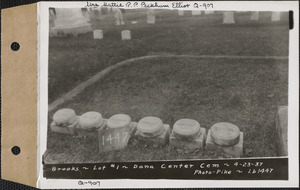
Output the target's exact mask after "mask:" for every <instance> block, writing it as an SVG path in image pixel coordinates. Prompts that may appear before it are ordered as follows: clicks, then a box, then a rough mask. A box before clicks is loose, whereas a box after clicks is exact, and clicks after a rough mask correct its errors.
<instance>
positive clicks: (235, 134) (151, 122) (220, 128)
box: [53, 108, 240, 146]
mask: <svg viewBox="0 0 300 190" xmlns="http://www.w3.org/2000/svg"><path fill="white" fill-rule="evenodd" d="M78 119H79V127H80V128H81V129H85V130H95V129H98V128H100V127H101V126H102V125H103V122H104V119H103V118H102V115H101V114H100V113H99V112H93V111H92V112H86V113H84V114H83V115H81V116H80V117H78V116H77V115H76V113H75V111H74V110H72V109H68V108H64V109H61V110H58V111H57V112H56V113H55V114H54V115H53V121H54V122H55V123H56V124H57V125H58V126H62V127H64V126H67V125H70V124H72V123H74V122H75V121H76V120H78ZM130 123H131V118H130V116H128V115H126V114H116V115H113V116H111V117H110V118H109V119H108V121H107V123H106V125H107V126H108V127H109V128H121V127H126V126H128V125H129V124H130ZM163 129H164V128H163V122H162V120H161V119H160V118H158V117H152V116H149V117H144V118H142V119H141V120H140V121H139V122H138V123H137V130H138V131H139V132H140V134H141V135H142V136H144V137H146V138H155V137H157V136H159V135H161V134H162V133H163ZM173 132H174V135H175V137H176V138H179V139H184V140H193V139H196V138H198V137H199V135H200V124H199V122H198V121H196V120H194V119H180V120H178V121H176V122H175V123H174V125H173ZM210 135H211V138H212V139H213V141H214V142H215V143H216V144H218V145H222V146H232V145H234V144H237V143H238V142H239V136H240V130H239V128H238V127H237V126H235V125H233V124H231V123H225V122H222V123H217V124H215V125H213V126H212V127H211V128H210Z"/></svg>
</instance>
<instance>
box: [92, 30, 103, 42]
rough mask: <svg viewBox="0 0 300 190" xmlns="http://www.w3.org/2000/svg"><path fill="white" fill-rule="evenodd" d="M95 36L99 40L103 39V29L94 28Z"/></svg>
mask: <svg viewBox="0 0 300 190" xmlns="http://www.w3.org/2000/svg"><path fill="white" fill-rule="evenodd" d="M93 37H94V39H97V40H101V39H103V30H94V31H93Z"/></svg>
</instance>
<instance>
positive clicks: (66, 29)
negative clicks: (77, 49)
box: [50, 8, 92, 37]
mask: <svg viewBox="0 0 300 190" xmlns="http://www.w3.org/2000/svg"><path fill="white" fill-rule="evenodd" d="M55 11H56V20H55V21H54V27H52V28H51V29H50V36H59V37H64V36H69V35H72V36H77V35H78V34H84V33H87V32H91V31H92V27H91V24H89V23H88V20H87V19H86V18H85V17H84V16H83V15H82V11H81V9H80V8H56V9H55Z"/></svg>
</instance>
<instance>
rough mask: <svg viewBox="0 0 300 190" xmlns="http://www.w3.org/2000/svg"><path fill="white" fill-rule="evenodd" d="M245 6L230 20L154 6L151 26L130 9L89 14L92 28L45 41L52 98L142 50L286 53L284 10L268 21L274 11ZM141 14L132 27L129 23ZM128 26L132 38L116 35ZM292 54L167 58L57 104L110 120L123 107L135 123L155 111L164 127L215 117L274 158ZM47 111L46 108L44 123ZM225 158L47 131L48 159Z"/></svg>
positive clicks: (126, 70) (248, 151) (249, 152)
mask: <svg viewBox="0 0 300 190" xmlns="http://www.w3.org/2000/svg"><path fill="white" fill-rule="evenodd" d="M249 16H250V12H237V13H236V15H235V18H236V24H234V25H223V24H222V13H221V12H215V13H214V14H212V15H204V14H202V15H200V16H192V15H191V14H190V12H186V15H185V16H184V17H179V16H178V15H177V11H157V14H156V24H155V25H148V24H146V12H145V11H141V10H138V11H136V10H134V11H132V12H129V11H127V12H126V13H125V14H124V20H125V23H126V24H125V25H124V26H115V25H114V24H115V23H114V21H113V18H112V16H111V15H105V19H104V20H99V19H98V17H97V15H96V16H94V17H92V20H91V23H92V27H93V28H94V29H102V30H103V31H104V39H103V40H94V39H93V37H92V33H87V34H84V35H80V36H78V37H67V38H50V40H49V103H51V102H52V101H54V100H55V99H56V98H58V97H60V96H61V95H63V94H64V93H67V92H68V91H69V90H71V89H72V88H74V87H75V86H76V85H78V84H80V83H81V82H83V81H85V80H87V79H89V78H90V77H91V76H93V75H94V74H95V73H97V72H99V71H101V70H103V69H104V68H106V67H107V66H109V65H113V64H115V63H117V62H120V61H124V60H126V59H129V58H133V57H140V56H145V55H162V54H174V55H249V56H251V55H253V56H257V55H261V56H287V55H288V17H287V13H283V14H282V21H280V22H277V23H272V22H270V19H271V12H263V13H260V20H259V21H257V22H256V21H252V22H251V21H249ZM133 20H136V21H138V23H137V24H131V21H133ZM124 29H130V30H131V31H132V40H130V41H121V35H120V33H121V31H122V30H124ZM287 90H288V60H272V59H269V60H264V59H261V60H259V59H255V60H251V59H208V58H203V59H193V58H190V59H189V58H185V59H180V58H177V59H171V58H159V59H156V60H149V61H144V62H142V63H140V62H136V63H132V64H131V65H129V66H125V67H122V68H119V69H117V70H115V71H113V72H112V73H111V74H109V76H108V77H106V78H105V79H104V80H100V81H98V82H97V83H95V84H94V85H92V86H90V87H88V88H87V89H85V90H84V92H82V93H80V94H79V95H78V96H77V97H75V98H74V99H73V100H71V101H68V102H66V103H64V104H63V105H61V106H60V107H59V108H63V107H69V108H72V109H74V110H75V111H76V113H77V114H78V115H81V114H83V113H85V112H87V111H98V112H100V113H101V114H102V115H103V117H105V118H109V117H110V116H112V115H114V114H117V113H126V114H128V115H130V116H131V117H132V119H133V120H134V121H138V120H139V119H141V118H142V117H145V116H149V115H153V116H158V117H160V118H161V119H162V120H163V121H164V123H167V124H170V125H171V126H172V125H173V124H174V122H175V121H176V120H178V119H181V118H192V119H196V120H197V121H199V122H200V124H201V126H202V127H205V128H206V129H207V130H208V129H209V128H210V127H211V126H212V125H213V124H215V123H217V122H221V121H227V122H231V123H233V124H235V125H237V126H239V127H240V129H241V131H243V132H244V150H245V153H244V156H245V157H271V156H276V155H277V147H276V146H277V144H276V143H277V141H276V140H275V138H276V133H275V118H276V111H277V106H278V105H287V104H288V102H287ZM53 114H54V113H53V112H50V113H49V122H51V121H52V116H53ZM224 157H225V158H226V157H230V156H229V155H225V154H219V153H213V152H207V151H204V152H201V151H199V150H197V151H192V152H191V151H189V150H179V149H178V150H177V149H173V148H171V147H169V146H166V147H160V148H158V147H152V146H144V145H140V144H139V143H138V142H137V141H135V140H131V141H130V142H129V145H128V147H126V148H125V149H124V150H120V151H113V152H110V153H106V154H99V153H98V144H97V143H96V142H94V141H91V140H89V139H76V138H72V137H71V136H65V135H61V134H55V133H51V132H50V131H49V132H48V142H47V152H46V154H45V157H44V160H45V162H46V163H71V162H108V161H143V160H173V159H202V158H224Z"/></svg>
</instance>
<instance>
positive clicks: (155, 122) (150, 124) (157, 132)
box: [134, 117, 170, 145]
mask: <svg viewBox="0 0 300 190" xmlns="http://www.w3.org/2000/svg"><path fill="white" fill-rule="evenodd" d="M134 136H135V138H137V139H138V140H139V141H141V142H144V143H146V144H150V145H165V144H167V142H168V141H169V136H170V126H169V125H167V124H163V122H162V120H161V119H160V118H158V117H144V118H142V119H141V120H140V121H139V122H138V124H137V131H136V133H135V135H134Z"/></svg>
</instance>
